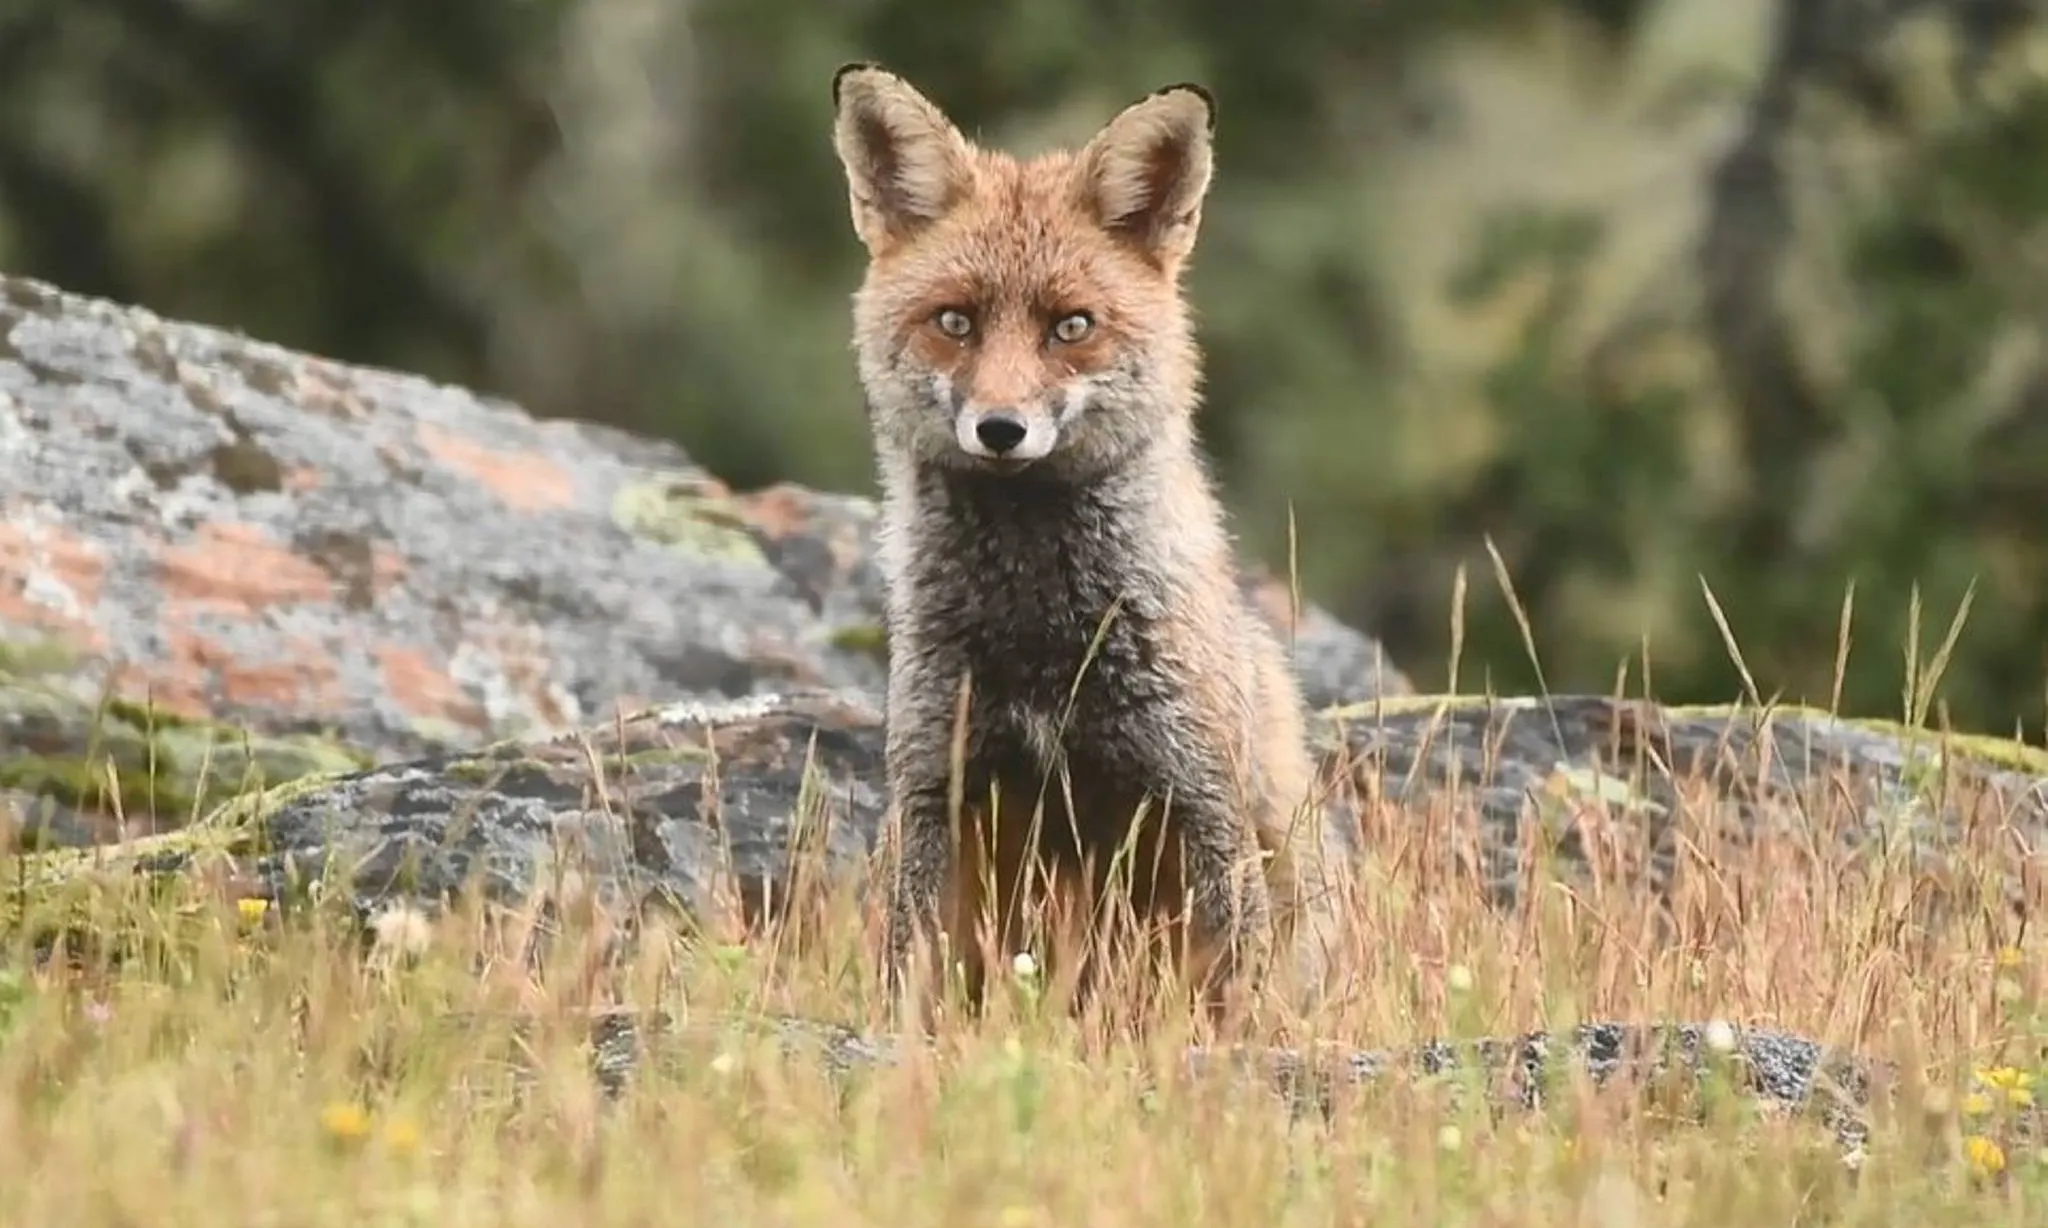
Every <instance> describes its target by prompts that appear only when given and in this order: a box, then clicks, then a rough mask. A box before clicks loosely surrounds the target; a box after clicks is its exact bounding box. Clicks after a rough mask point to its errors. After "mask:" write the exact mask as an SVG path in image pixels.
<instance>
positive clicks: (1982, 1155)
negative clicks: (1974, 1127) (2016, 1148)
mask: <svg viewBox="0 0 2048 1228" xmlns="http://www.w3.org/2000/svg"><path fill="white" fill-rule="evenodd" d="M1963 1157H1964V1158H1965V1159H1967V1160H1969V1162H1970V1167H1971V1168H1974V1169H1976V1170H1977V1172H1979V1173H1980V1174H1982V1175H1984V1176H1986V1177H1990V1176H1994V1175H1996V1174H1997V1173H2000V1172H2002V1171H2004V1169H2005V1149H2004V1148H2003V1147H2000V1146H1999V1145H1998V1144H1997V1143H1994V1142H1992V1141H1991V1140H1990V1139H1988V1138H1985V1137H1984V1136H1983V1135H1981V1134H1972V1135H1971V1136H1970V1137H1968V1138H1966V1139H1964V1140H1963Z"/></svg>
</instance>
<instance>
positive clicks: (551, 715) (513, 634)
mask: <svg viewBox="0 0 2048 1228" xmlns="http://www.w3.org/2000/svg"><path fill="white" fill-rule="evenodd" d="M466 638H467V639H468V641H469V643H470V644H471V645H472V646H474V647H475V648H476V649H477V650H479V651H481V652H483V653H484V654H486V655H488V656H489V657H491V658H492V659H494V660H496V661H497V663H498V668H499V669H500V670H501V671H502V672H503V673H504V675H505V680H506V681H507V682H509V683H510V684H511V685H512V688H513V689H514V690H515V691H516V692H518V693H519V694H520V695H521V696H522V697H524V698H525V700H526V701H527V703H528V704H530V705H531V706H532V709H533V713H534V715H535V716H536V717H538V718H539V719H540V720H542V721H545V722H548V723H550V724H556V725H562V724H571V723H574V722H576V721H578V720H580V719H581V715H582V714H581V713H578V712H571V711H568V710H566V709H565V708H564V706H563V701H564V700H565V699H567V697H566V696H564V695H563V694H562V693H561V692H560V691H559V690H558V689H557V688H556V687H555V686H554V661H553V660H552V658H550V657H549V656H548V651H547V639H546V637H545V636H544V635H542V634H541V630H540V628H539V627H536V626H534V625H533V624H532V623H519V622H505V623H496V624H486V625H484V626H480V627H474V628H471V629H470V630H469V632H468V633H467V636H466ZM569 702H571V703H573V702H574V701H573V700H571V701H569Z"/></svg>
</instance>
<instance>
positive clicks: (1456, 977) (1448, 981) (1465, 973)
mask: <svg viewBox="0 0 2048 1228" xmlns="http://www.w3.org/2000/svg"><path fill="white" fill-rule="evenodd" d="M1444 986H1445V987H1446V988H1448V989H1449V990H1450V991H1451V992H1452V993H1471V992H1472V970H1471V969H1470V968H1467V967H1466V966H1465V965H1463V964H1452V965H1451V966H1450V967H1448V968H1446V969H1444Z"/></svg>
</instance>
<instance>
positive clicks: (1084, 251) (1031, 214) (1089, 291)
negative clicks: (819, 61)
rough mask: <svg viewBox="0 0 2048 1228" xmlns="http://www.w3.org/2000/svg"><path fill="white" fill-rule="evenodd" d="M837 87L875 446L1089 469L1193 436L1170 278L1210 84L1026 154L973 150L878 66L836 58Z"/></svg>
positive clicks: (1000, 468)
mask: <svg viewBox="0 0 2048 1228" xmlns="http://www.w3.org/2000/svg"><path fill="white" fill-rule="evenodd" d="M832 92H833V101H834V105H835V107H836V109H837V118H836V122H835V124H834V128H833V143H834V144H835V146H836V147H837V149H838V154H839V160H840V162H841V164H842V165H843V166H844V167H845V170H846V183H847V194H848V197H849V198H850V202H851V205H852V211H853V228H854V231H855V233H856V234H857V235H858V236H859V237H860V241H861V242H862V244H864V245H865V246H866V247H867V249H868V254H869V256H870V262H869V265H868V270H867V276H866V278H865V280H864V281H863V283H862V285H861V287H860V290H859V292H858V293H857V294H856V295H855V296H854V307H853V310H854V334H855V338H856V347H857V349H858V351H859V359H860V373H861V379H862V382H863V383H864V384H865V385H866V388H867V393H868V399H869V404H870V408H871V411H872V413H873V415H874V419H875V429H876V430H877V432H878V433H879V434H880V435H881V437H882V442H883V444H884V446H885V449H886V450H887V451H889V452H891V453H893V454H895V455H899V456H902V455H906V454H907V455H908V457H910V458H912V459H914V460H915V461H916V462H918V463H920V464H937V465H946V466H956V467H963V468H970V469H981V470H985V471H989V472H995V473H1007V472H1015V471H1018V470H1021V469H1023V468H1026V467H1027V466H1028V467H1031V468H1033V469H1034V471H1040V472H1043V471H1048V470H1050V471H1056V472H1060V473H1064V474H1068V475H1071V476H1075V477H1084V476H1087V475H1089V474H1094V473H1101V472H1104V471H1107V470H1109V469H1111V468H1114V467H1116V466H1117V465H1119V464H1120V463H1122V462H1124V461H1125V460H1127V459H1128V458H1129V457H1130V456H1131V455H1132V454H1133V453H1134V452H1135V451H1137V450H1139V449H1142V448H1143V447H1145V446H1146V445H1147V444H1148V443H1149V442H1150V441H1153V440H1155V439H1158V438H1161V437H1162V436H1168V435H1173V434H1177V433H1181V432H1185V431H1187V430H1188V429H1189V419H1190V416H1191V414H1192V411H1193V409H1194V404H1195V397H1196V391H1197V384H1198V380H1199V371H1198V361H1197V358H1196V354H1195V349H1194V345H1193V340H1192V337H1191V334H1190V326H1189V320H1188V314H1187V310H1186V307H1185V305H1184V304H1183V302H1182V299H1181V294H1180V284H1179V283H1180V276H1181V271H1182V269H1183V267H1184V266H1185V265H1186V263H1187V259H1188V256H1189V253H1190V252H1191V251H1192V249H1193V248H1194V244H1195V232H1196V230H1197V228H1198V227H1199V225H1200V221H1201V211H1202V200H1203V197H1204V195H1205V194H1206V193H1207V191H1208V187H1209V172H1210V134H1211V131H1212V129H1213V127H1214V107H1213V104H1212V102H1211V100H1210V97H1209V95H1208V93H1207V92H1206V91H1204V90H1202V89H1201V88H1200V87H1198V86H1193V85H1176V86H1169V87H1167V88H1165V89H1162V90H1159V91H1157V92H1156V93H1153V94H1152V95H1150V96H1149V97H1146V98H1144V99H1142V100H1140V101H1138V102H1135V103H1133V104H1131V105H1130V106H1128V107H1126V108H1125V109H1124V110H1123V111H1122V112H1121V113H1119V114H1118V115H1117V116H1116V117H1115V118H1113V119H1111V120H1110V121H1109V122H1108V123H1107V124H1106V125H1105V126H1104V127H1103V128H1102V129H1101V131H1099V132H1098V133H1096V135H1095V136H1094V138H1093V139H1092V140H1090V141H1089V142H1088V144H1087V145H1085V146H1084V147H1082V148H1081V149H1078V150H1060V151H1057V152H1053V153H1049V154H1045V155H1043V156H1040V157H1037V158H1034V159H1030V160H1022V159H1018V158H1015V157H1012V156H1010V155H1009V154H1007V153H1004V152H1002V151H999V150H992V149H983V148H981V147H979V146H977V145H975V144H974V143H973V142H971V141H969V140H968V139H967V138H966V137H965V136H964V135H962V134H961V132H960V130H959V129H958V128H956V127H955V126H954V125H953V123H952V122H951V121H950V120H949V119H947V118H946V116H945V115H944V113H942V112H941V111H940V110H939V109H938V107H936V106H934V105H933V104H932V103H931V102H930V101H929V100H928V99H926V98H925V97H924V96H923V95H922V94H920V93H918V92H917V90H915V89H914V88H912V87H911V86H910V84H909V83H907V82H905V81H904V80H903V79H902V78H900V77H897V76H896V75H894V74H892V73H890V72H888V71H886V70H884V69H881V68H878V67H875V66H873V65H869V64H849V65H847V66H846V67H844V68H842V69H840V70H839V73H838V75H837V76H836V77H835V78H834V79H833V91H832Z"/></svg>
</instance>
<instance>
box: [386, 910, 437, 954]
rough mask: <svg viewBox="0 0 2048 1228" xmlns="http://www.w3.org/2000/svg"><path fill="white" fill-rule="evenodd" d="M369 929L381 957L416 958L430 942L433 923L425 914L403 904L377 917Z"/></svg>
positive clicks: (432, 935)
mask: <svg viewBox="0 0 2048 1228" xmlns="http://www.w3.org/2000/svg"><path fill="white" fill-rule="evenodd" d="M370 928H371V929H372V930H373V931H374V932H375V933H376V935H377V939H376V946H377V950H378V951H379V952H380V953H383V954H385V955H420V954H422V953H424V952H425V951H426V949H427V947H428V946H429V945H430V944H431V943H432V942H433V941H434V923H433V922H432V921H431V920H429V919H428V918H427V914H425V913H423V912H421V911H420V910H419V909H417V908H413V907H411V906H409V905H405V904H394V905H392V906H391V907H390V908H387V909H385V910H384V911H383V912H381V913H378V914H377V917H376V919H375V920H374V921H372V922H370Z"/></svg>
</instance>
